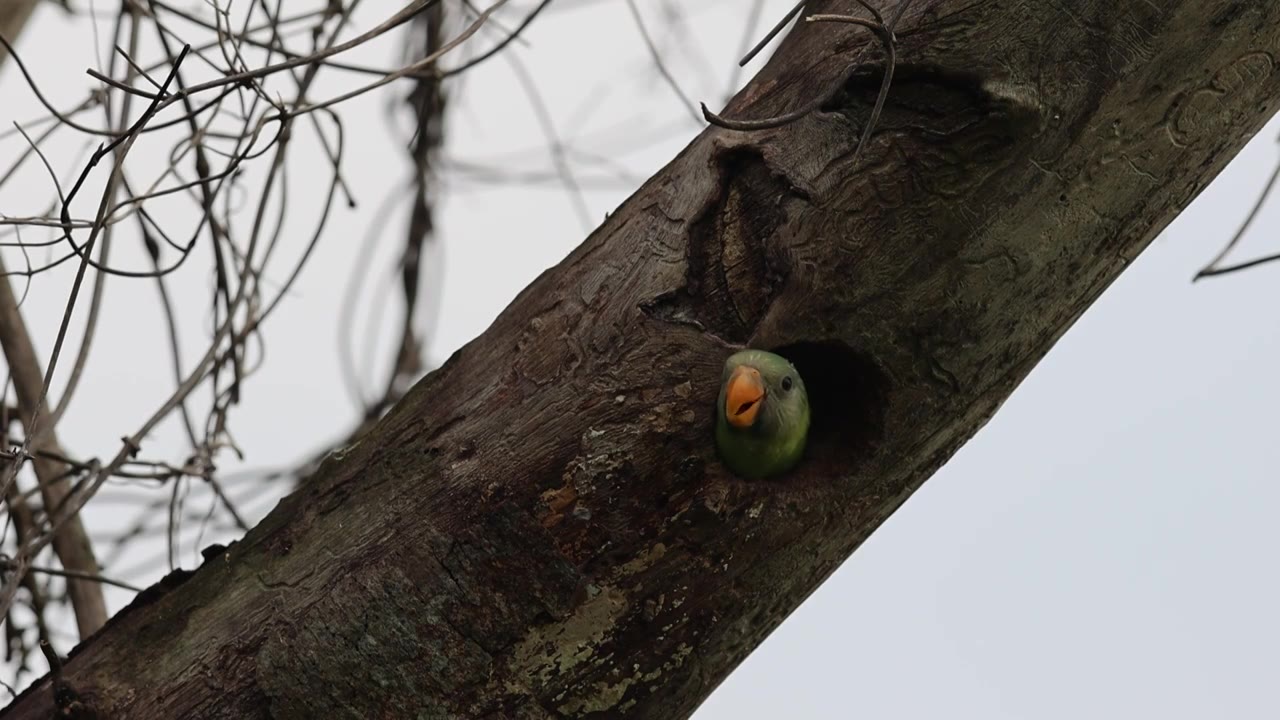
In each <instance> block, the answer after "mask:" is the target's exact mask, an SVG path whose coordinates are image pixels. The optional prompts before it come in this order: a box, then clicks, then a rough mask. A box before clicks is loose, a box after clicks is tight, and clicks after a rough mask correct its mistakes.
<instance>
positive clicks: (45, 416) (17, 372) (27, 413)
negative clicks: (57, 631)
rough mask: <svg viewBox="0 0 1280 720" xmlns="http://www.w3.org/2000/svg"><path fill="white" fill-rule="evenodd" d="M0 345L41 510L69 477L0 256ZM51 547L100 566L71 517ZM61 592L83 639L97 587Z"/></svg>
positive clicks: (93, 614) (62, 494)
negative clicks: (28, 444)
mask: <svg viewBox="0 0 1280 720" xmlns="http://www.w3.org/2000/svg"><path fill="white" fill-rule="evenodd" d="M0 347H3V350H4V357H5V360H6V362H7V363H8V366H9V368H8V369H9V377H10V378H11V379H12V381H13V387H14V391H15V394H17V396H18V409H19V411H20V412H21V414H22V424H23V427H24V428H25V429H26V433H27V436H28V437H30V438H32V440H33V442H32V446H31V450H33V451H35V452H32V459H31V465H32V468H33V469H34V470H35V475H36V482H38V483H39V484H40V496H41V498H42V500H43V501H44V507H45V512H46V514H48V513H51V512H52V511H53V509H54V508H57V507H60V506H61V505H62V502H63V501H64V500H66V498H67V495H68V494H70V492H71V478H70V477H69V476H68V475H67V472H66V471H67V466H66V464H65V463H62V462H59V461H58V460H54V459H53V458H55V457H65V454H64V453H63V452H62V450H61V448H60V447H59V445H58V438H57V435H56V434H55V432H54V429H53V427H51V426H50V425H49V417H50V416H49V412H50V409H51V408H49V407H48V405H47V404H46V405H45V406H43V407H42V408H41V410H40V412H38V413H37V411H36V406H37V404H38V403H39V402H40V395H41V389H42V388H43V387H44V371H43V370H42V369H41V363H40V359H39V357H37V356H36V351H35V347H34V346H33V345H32V344H31V335H30V334H29V333H28V332H27V325H26V322H25V321H24V320H23V318H22V312H21V311H20V310H19V308H18V301H17V298H15V297H14V295H13V287H12V285H11V284H10V282H9V275H8V270H7V269H6V268H5V265H4V261H3V260H2V259H0ZM53 551H54V553H56V554H57V556H58V559H59V560H60V561H61V562H62V566H63V567H64V568H66V569H67V570H71V571H73V572H80V573H88V574H90V575H96V574H98V573H99V572H100V571H101V570H100V568H99V567H98V561H97V559H96V558H95V557H94V554H93V544H92V543H91V542H90V540H89V534H88V533H87V532H86V531H85V528H84V524H83V523H81V522H80V518H79V517H76V516H73V517H71V518H69V519H68V520H67V521H66V522H64V523H63V525H62V527H61V528H59V529H58V532H57V533H56V534H55V535H54V537H53ZM67 594H68V595H69V596H70V598H71V606H72V609H73V610H74V611H75V616H76V626H77V627H78V628H79V630H80V637H81V638H87V637H89V636H90V635H92V634H93V633H94V632H96V631H97V630H98V628H100V627H102V625H103V624H104V623H106V621H107V604H106V601H105V600H104V599H103V594H102V586H101V585H99V584H98V583H96V582H94V581H92V580H74V579H68V580H67Z"/></svg>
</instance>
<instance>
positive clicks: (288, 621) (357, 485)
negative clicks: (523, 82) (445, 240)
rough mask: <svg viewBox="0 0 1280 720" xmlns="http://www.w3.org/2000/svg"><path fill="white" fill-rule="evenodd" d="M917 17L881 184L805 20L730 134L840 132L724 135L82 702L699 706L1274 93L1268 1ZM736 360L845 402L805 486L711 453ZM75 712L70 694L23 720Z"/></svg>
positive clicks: (274, 517)
mask: <svg viewBox="0 0 1280 720" xmlns="http://www.w3.org/2000/svg"><path fill="white" fill-rule="evenodd" d="M811 4H812V5H814V6H815V7H813V8H811V10H812V11H815V12H816V11H825V12H845V11H847V12H853V11H854V7H855V3H854V2H853V1H852V0H830V1H829V2H814V3H811ZM900 27H901V28H902V29H901V32H900V33H899V40H900V50H899V57H900V58H901V59H902V60H903V65H901V66H900V67H899V71H898V73H897V77H896V79H895V83H894V88H893V90H892V92H891V94H890V99H889V103H888V106H887V107H886V109H885V112H884V116H883V120H882V124H881V126H880V127H879V129H878V130H877V132H876V133H875V134H874V135H873V136H872V140H871V143H870V145H869V146H868V148H867V150H866V152H865V154H864V156H863V157H862V158H861V159H860V160H859V161H858V162H857V163H856V165H855V164H851V163H850V161H849V158H850V155H851V153H852V151H853V148H854V146H855V144H856V142H857V138H858V134H859V131H860V129H861V123H862V122H864V121H865V118H866V117H867V114H868V111H869V106H870V103H871V101H872V99H873V98H874V95H875V92H876V89H877V83H878V80H879V73H880V68H879V64H878V63H879V59H878V48H877V47H876V46H875V45H874V44H872V43H871V42H870V41H869V40H868V39H867V38H866V37H865V35H864V34H859V33H858V32H857V31H856V30H853V29H850V28H848V27H835V26H825V25H824V26H815V25H807V24H804V23H801V25H800V26H799V28H798V29H797V30H796V31H795V32H793V33H792V34H791V36H790V37H789V38H788V39H787V41H786V42H785V43H784V44H783V46H782V48H781V49H780V50H779V52H778V53H777V56H776V57H775V58H774V59H773V60H772V61H771V62H770V63H769V65H768V66H767V67H766V68H765V69H764V70H763V71H762V73H761V74H760V76H759V77H757V78H756V79H755V80H754V81H753V82H752V84H751V85H750V86H749V87H748V88H747V89H746V90H744V91H743V92H742V93H741V94H740V95H739V97H738V98H736V99H735V101H734V102H733V104H732V105H731V107H730V108H729V110H728V112H727V114H728V115H730V116H733V117H763V116H766V115H771V114H774V113H776V112H779V111H784V110H788V109H792V108H795V107H800V106H802V105H803V104H804V103H806V102H808V101H812V99H813V98H814V97H824V98H829V100H828V101H827V102H826V104H825V105H824V108H823V110H822V111H820V112H817V113H814V114H813V115H811V116H809V117H806V118H804V119H802V120H800V121H798V122H795V123H793V124H791V125H789V126H787V127H785V128H781V129H778V130H770V131H763V132H757V133H735V132H728V131H722V130H718V129H709V130H708V131H706V132H704V133H703V134H702V135H701V136H699V137H698V138H697V139H696V140H694V142H693V143H691V144H690V145H689V147H688V148H686V149H685V150H684V151H683V152H682V153H681V154H680V156H679V157H677V158H676V159H675V160H674V161H673V162H672V163H671V164H670V165H668V166H667V167H666V168H664V169H663V170H662V171H660V172H659V173H658V174H657V175H656V176H655V177H654V178H652V179H651V180H650V181H649V182H648V183H646V184H645V186H644V187H643V188H641V189H640V190H639V191H638V192H637V193H636V194H635V195H634V196H633V197H632V198H631V199H630V200H628V201H627V202H626V203H625V204H624V205H623V206H622V207H621V208H619V210H618V212H616V213H614V214H613V215H612V216H611V217H610V218H609V219H608V221H606V222H605V224H604V225H603V226H602V227H600V228H599V229H598V230H597V231H596V232H594V233H593V234H592V235H591V236H590V237H589V238H587V240H586V241H585V242H584V243H583V244H582V245H581V246H580V247H579V248H577V249H576V250H575V251H574V252H573V253H572V254H570V255H569V257H567V258H566V259H565V260H564V261H563V262H561V263H560V264H559V265H557V266H556V267H555V268H552V269H551V270H548V271H547V272H546V273H544V274H543V275H542V276H541V277H540V278H538V280H536V281H535V282H534V283H533V284H532V285H530V286H529V287H528V288H527V289H526V290H525V291H524V292H522V293H521V294H520V296H519V297H518V298H517V299H516V300H515V302H513V303H512V305H511V306H510V307H509V308H508V309H507V310H506V311H504V312H503V313H502V315H501V316H499V317H498V319H497V320H496V321H495V322H494V323H493V325H492V326H491V327H490V328H489V329H488V330H487V331H486V332H485V333H484V334H483V335H482V336H481V337H479V338H477V339H476V340H475V341H473V342H472V343H470V344H469V345H467V346H466V347H465V348H463V349H462V350H460V351H459V352H458V353H456V354H455V355H454V356H453V357H452V358H450V360H449V361H448V362H447V363H446V364H445V366H444V367H442V368H441V369H440V370H438V371H436V372H434V373H432V374H431V375H430V376H428V377H427V378H425V379H424V380H423V381H422V382H420V383H419V384H418V385H417V386H416V387H415V388H414V389H413V390H412V391H411V392H410V393H409V394H408V395H407V396H406V397H405V398H404V399H403V400H402V401H401V402H400V403H399V404H398V405H397V406H396V407H395V408H394V409H393V410H392V411H391V412H390V414H389V415H388V416H387V417H386V418H385V419H383V420H382V421H381V422H380V423H379V425H378V426H377V427H376V428H375V429H373V430H372V431H371V432H370V433H369V434H368V435H366V436H364V437H363V438H362V439H361V440H359V441H358V442H357V443H356V444H355V445H353V446H351V447H349V448H347V449H345V450H344V451H342V452H341V453H338V454H335V455H333V456H331V457H329V458H328V459H327V460H326V461H325V462H324V463H323V464H322V466H321V467H320V469H319V470H318V472H317V474H316V476H315V479H314V482H312V483H310V484H308V485H307V486H306V487H303V488H301V489H300V490H298V491H297V492H296V493H294V494H293V495H291V496H290V497H288V498H286V499H285V500H284V501H282V502H281V503H280V505H279V506H278V507H277V508H276V509H275V511H273V512H272V513H271V515H270V516H269V517H268V518H267V519H266V520H264V521H263V522H262V524H260V525H259V526H258V527H256V528H254V529H253V530H252V531H251V532H250V533H249V534H248V535H247V536H246V538H245V539H244V540H243V541H241V542H239V543H236V544H234V545H232V546H231V547H230V548H227V549H226V550H225V551H221V552H217V553H211V554H210V557H209V559H208V560H207V561H206V562H205V564H204V566H203V567H201V568H200V569H199V571H198V572H196V573H194V574H193V575H191V576H190V577H185V576H179V577H174V578H171V579H170V580H169V581H168V582H167V584H164V585H163V586H162V587H160V588H157V589H154V590H153V591H150V592H148V593H146V594H144V595H143V596H140V597H139V598H138V600H137V601H136V602H135V603H134V604H133V606H131V607H130V608H129V609H127V610H125V611H124V612H122V613H121V614H120V615H119V616H118V617H116V618H115V619H113V620H112V621H111V622H110V623H109V624H108V626H107V627H106V628H105V629H104V630H103V631H102V632H100V633H99V634H98V635H96V636H95V637H94V638H92V639H91V640H90V641H88V642H86V643H84V644H83V645H82V646H81V647H80V648H78V650H77V651H76V652H75V653H74V654H73V655H72V657H71V658H70V659H69V661H68V662H67V663H66V667H65V671H64V681H65V683H66V684H67V685H68V686H69V687H70V688H72V689H74V691H75V692H77V693H78V694H79V696H80V697H81V700H82V702H84V703H86V704H87V705H88V706H90V707H93V708H94V709H96V710H97V711H98V712H99V713H100V714H101V715H102V716H103V717H115V718H124V717H128V718H175V717H181V718H193V719H202V720H204V719H213V718H310V717H344V718H370V717H387V718H392V717H395V718H401V717H420V718H455V717H457V718H495V719H496V718H564V717H575V718H590V717H597V718H604V717H609V718H615V717H616V718H661V719H663V720H666V719H668V718H673V717H684V716H687V715H688V714H689V713H691V712H692V711H693V710H694V708H696V707H697V705H698V704H699V703H700V702H701V701H702V699H703V698H705V697H706V696H707V694H709V693H710V692H711V691H712V689H714V688H715V687H716V685H717V684H718V683H719V682H720V681H721V680H722V679H723V678H724V677H725V675H726V674H727V673H728V672H729V671H730V670H731V669H733V667H734V666H735V665H736V664H737V663H738V662H739V661H740V660H741V659H742V658H743V657H745V656H746V654H747V653H749V652H750V651H751V650H752V649H754V648H755V647H756V645H758V644H759V643H760V641H761V640H763V638H764V637H765V636H766V635H767V634H768V633H769V632H770V631H771V630H772V629H773V628H774V627H776V626H777V625H778V623H780V622H781V621H782V619H783V618H785V617H786V616H787V614H788V613H790V612H791V611H792V610H793V609H794V608H795V607H796V606H797V605H798V604H799V603H800V602H801V601H802V600H803V599H804V598H805V597H806V596H807V595H808V594H809V593H810V592H812V591H813V590H814V588H816V587H817V586H818V584H819V583H821V582H822V580H823V579H824V578H826V577H827V575H829V574H830V573H831V572H832V571H833V570H834V569H835V568H836V567H837V566H838V565H839V564H840V563H841V562H842V561H843V560H844V559H845V558H847V557H848V556H849V554H850V553H851V552H853V550H854V549H855V548H856V547H857V546H858V545H859V544H860V543H861V542H862V541H863V540H865V539H866V537H867V536H868V535H869V534H870V533H871V532H872V531H873V530H874V529H875V528H876V527H877V526H878V525H879V524H880V523H881V522H882V521H883V520H884V519H885V518H886V517H888V516H889V514H891V513H892V512H893V511H894V510H895V509H897V508H898V506H899V505H901V504H902V502H903V501H904V500H906V498H907V497H908V496H909V495H910V494H911V493H912V492H913V491H914V490H915V489H916V488H917V487H919V485H920V484H921V483H922V482H923V481H924V480H925V479H926V478H927V477H928V476H929V475H930V474H931V473H933V472H934V471H935V470H936V469H937V468H938V467H939V466H940V465H941V464H942V463H943V462H944V461H945V460H946V459H947V458H948V457H950V456H951V454H952V453H954V452H955V450H956V449H957V448H958V447H959V446H960V445H961V444H963V443H964V442H965V441H966V440H967V439H968V438H969V437H971V436H972V435H973V434H974V433H975V432H976V431H977V430H978V429H979V428H980V427H981V426H982V424H983V423H984V422H985V421H986V420H987V419H988V418H989V417H990V416H991V415H992V414H993V413H994V412H995V411H996V409H997V408H998V407H999V405H1000V403H1001V402H1002V401H1003V400H1004V399H1005V398H1006V397H1007V396H1008V395H1009V393H1010V392H1011V391H1012V390H1013V388H1014V387H1015V386H1016V385H1017V383H1018V382H1019V381H1021V379H1022V378H1023V377H1025V375H1026V374H1027V373H1028V372H1029V371H1030V369H1031V368H1032V366H1034V365H1035V363H1036V362H1037V361H1038V360H1039V359H1040V358H1041V357H1042V356H1043V355H1044V353H1045V352H1047V351H1048V349H1049V348H1050V347H1051V346H1052V345H1053V343H1054V342H1055V341H1056V340H1057V338H1058V337H1059V336H1061V334H1062V333H1063V332H1064V331H1065V330H1066V329H1067V328H1068V327H1069V326H1070V325H1071V324H1072V323H1073V322H1074V321H1075V319H1076V318H1077V317H1078V316H1079V315H1080V314H1081V313H1082V312H1083V311H1084V309H1085V308H1087V307H1088V306H1089V305H1090V303H1092V302H1093V301H1094V300H1095V299H1096V298H1097V297H1098V295H1099V293H1101V292H1102V290H1103V289H1104V288H1105V287H1106V286H1107V285H1108V284H1109V283H1110V282H1112V281H1113V280H1114V279H1115V278H1116V277H1117V276H1118V275H1119V273H1120V272H1121V271H1122V270H1123V269H1124V268H1125V267H1126V266H1127V265H1128V263H1129V262H1130V261H1131V260H1132V259H1133V258H1134V257H1135V256H1136V255H1137V254H1138V253H1139V252H1140V251H1141V250H1142V249H1143V248H1144V247H1146V245H1147V243H1148V242H1150V240H1151V239H1152V238H1153V237H1154V236H1155V235H1156V233H1158V232H1159V231H1160V230H1161V229H1162V228H1163V227H1164V226H1165V225H1166V224H1167V223H1168V222H1169V221H1170V220H1171V219H1172V218H1173V217H1174V216H1176V215H1177V214H1178V212H1179V211H1180V210H1181V209H1182V208H1183V207H1185V206H1186V205H1187V203H1189V202H1190V201H1191V199H1192V198H1194V197H1195V196H1196V194H1197V193H1198V192H1199V191H1200V189H1202V188H1203V187H1204V186H1205V185H1206V184H1207V183H1208V182H1209V181H1210V180H1212V179H1213V177H1214V176H1215V174H1216V173H1217V172H1218V171H1219V170H1220V169H1221V168H1222V167H1223V165H1224V164H1225V163H1226V161H1227V160H1228V159H1229V158H1230V157H1231V156H1232V155H1233V154H1234V153H1235V152H1236V151H1237V150H1239V148H1240V147H1241V146H1242V145H1243V143H1244V142H1245V141H1246V140H1247V139H1248V138H1249V136H1250V135H1252V134H1253V133H1254V132H1256V131H1257V130H1258V129H1259V128H1260V127H1261V126H1262V125H1263V123H1264V122H1265V121H1266V120H1267V118H1268V117H1269V116H1270V115H1271V114H1272V112H1273V109H1274V107H1275V103H1276V100H1277V99H1278V98H1280V72H1277V68H1276V65H1275V59H1274V58H1275V53H1277V52H1280V5H1278V4H1276V3H1272V2H1265V1H1264V0H1252V1H1249V2H1243V1H1232V0H1152V1H1151V2H1125V3H1115V2H1111V1H1110V0H1080V1H1078V2H1070V3H1067V2H1060V3H1053V2H1046V3H1024V2H1017V1H1015V0H989V1H987V2H981V1H978V2H975V1H973V0H933V1H932V2H930V1H929V0H918V1H917V2H916V4H915V6H914V10H913V11H912V12H911V13H909V14H908V16H907V17H906V18H904V20H903V22H902V24H901V25H900ZM851 68H853V71H852V74H850V69H851ZM738 343H749V344H751V345H754V346H758V347H765V348H775V349H779V350H780V351H781V352H783V353H785V354H788V355H789V356H790V357H792V358H793V360H795V361H796V362H797V364H798V365H799V367H800V371H801V374H802V375H803V376H804V377H805V382H806V385H807V386H808V387H809V388H810V392H811V394H812V395H813V396H814V398H815V401H816V406H815V418H814V442H813V443H812V447H811V451H810V452H809V456H808V457H807V458H806V460H805V461H804V462H803V463H802V464H801V465H800V467H799V468H797V470H796V471H794V472H793V473H792V474H790V475H789V476H787V477H785V478H783V479H780V480H776V481H768V482H744V481H741V480H738V479H735V478H734V477H732V476H731V475H730V474H729V473H728V472H727V471H726V470H725V469H724V468H723V467H722V466H721V465H720V464H719V462H717V460H716V458H715V453H714V448H713V443H712V440H711V437H712V430H711V407H712V402H713V399H714V398H715V396H716V392H717V388H716V382H717V380H718V378H719V375H720V365H721V363H722V362H723V359H724V357H725V356H726V355H727V354H728V353H729V352H730V351H731V350H732V349H733V348H734V347H736V345H737V344H738ZM52 702H53V700H52V698H51V694H50V687H49V682H48V681H47V680H46V681H44V682H41V683H40V684H38V685H37V686H35V687H34V688H33V689H31V690H29V691H28V692H26V693H24V694H23V696H22V697H20V698H19V699H18V701H16V703H15V704H14V705H13V706H12V707H11V708H10V709H9V711H8V712H7V713H6V714H4V715H3V717H5V718H35V717H41V718H43V717H46V716H48V714H49V711H50V709H51V708H52V707H53V705H52Z"/></svg>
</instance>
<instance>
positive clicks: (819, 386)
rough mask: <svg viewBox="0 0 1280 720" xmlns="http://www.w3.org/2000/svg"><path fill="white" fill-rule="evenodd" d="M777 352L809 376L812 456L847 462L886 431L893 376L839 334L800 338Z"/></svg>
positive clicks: (865, 453)
mask: <svg viewBox="0 0 1280 720" xmlns="http://www.w3.org/2000/svg"><path fill="white" fill-rule="evenodd" d="M773 352H775V353H777V354H779V355H781V356H783V357H785V358H786V359H787V360H790V361H791V364H792V365H795V366H796V370H797V371H799V373H800V377H801V379H803V380H804V386H805V390H806V391H807V392H808V395H809V408H810V413H811V415H810V418H811V419H810V425H809V451H808V453H807V454H808V455H809V456H810V458H811V459H815V460H828V461H838V462H840V463H842V464H845V465H847V464H848V463H849V462H850V460H855V461H856V460H857V459H859V458H862V457H866V456H868V455H870V454H871V452H872V451H873V450H874V449H875V447H876V446H877V445H878V444H879V442H880V439H881V438H882V437H883V435H884V416H885V410H886V407H887V404H888V389H889V381H888V378H887V377H886V376H885V374H884V372H883V371H882V370H881V369H880V367H879V366H878V365H876V363H875V362H874V361H872V360H871V358H869V357H868V356H866V355H865V354H863V353H860V352H858V351H857V350H854V349H853V348H852V347H850V346H849V345H847V344H845V343H843V342H840V341H838V340H822V341H817V342H798V343H793V344H791V345H784V346H782V347H779V348H775V349H774V350H773ZM851 456H852V457H851Z"/></svg>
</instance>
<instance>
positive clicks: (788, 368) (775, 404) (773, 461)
mask: <svg viewBox="0 0 1280 720" xmlns="http://www.w3.org/2000/svg"><path fill="white" fill-rule="evenodd" d="M808 435H809V396H808V395H807V394H806V393H805V389H804V381H802V380H801V379H800V373H798V372H796V369H795V366H793V365H792V364H791V363H790V362H787V359H786V358H784V357H782V356H781V355H775V354H773V353H771V352H765V351H764V350H743V351H741V352H736V353H734V354H733V355H730V356H729V359H728V360H725V362H724V373H723V375H722V377H721V381H720V398H719V400H717V401H716V448H717V449H718V450H719V451H720V458H721V460H723V461H724V464H725V465H728V466H729V469H730V470H732V471H733V472H735V473H737V474H738V475H739V476H741V477H744V478H747V479H750V480H760V479H763V478H768V477H774V476H777V475H781V474H782V473H784V472H786V471H788V470H790V469H791V468H793V467H795V464H796V463H797V462H799V461H800V457H801V456H802V455H803V454H804V445H805V440H806V439H807V438H808Z"/></svg>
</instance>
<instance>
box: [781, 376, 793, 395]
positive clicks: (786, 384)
mask: <svg viewBox="0 0 1280 720" xmlns="http://www.w3.org/2000/svg"><path fill="white" fill-rule="evenodd" d="M782 389H783V390H786V391H788V392H789V391H790V390H791V376H790V375H788V376H786V377H784V378H782Z"/></svg>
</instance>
